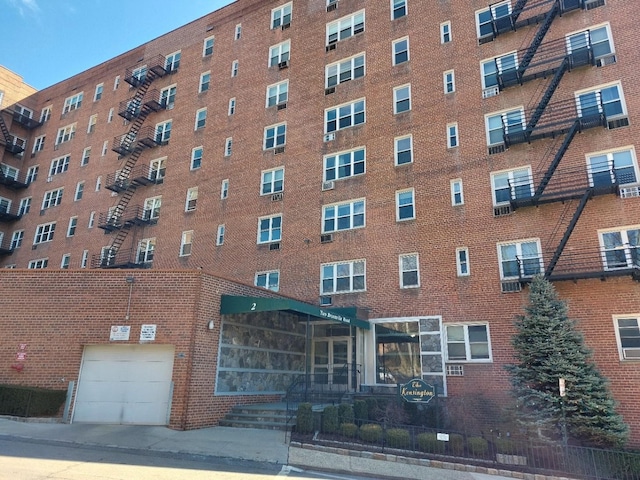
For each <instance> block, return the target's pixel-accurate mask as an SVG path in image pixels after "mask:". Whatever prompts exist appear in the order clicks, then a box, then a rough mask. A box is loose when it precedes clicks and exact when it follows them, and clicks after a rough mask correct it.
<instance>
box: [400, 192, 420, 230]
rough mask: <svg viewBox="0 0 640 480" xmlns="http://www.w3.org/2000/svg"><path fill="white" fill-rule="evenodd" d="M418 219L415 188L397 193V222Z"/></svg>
mask: <svg viewBox="0 0 640 480" xmlns="http://www.w3.org/2000/svg"><path fill="white" fill-rule="evenodd" d="M414 218H416V209H415V191H414V190H413V188H410V189H408V190H399V191H397V192H396V221H398V222H401V221H404V220H413V219H414Z"/></svg>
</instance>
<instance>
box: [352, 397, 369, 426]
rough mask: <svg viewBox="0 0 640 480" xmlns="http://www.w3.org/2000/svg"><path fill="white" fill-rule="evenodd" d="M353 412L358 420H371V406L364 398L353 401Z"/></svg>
mask: <svg viewBox="0 0 640 480" xmlns="http://www.w3.org/2000/svg"><path fill="white" fill-rule="evenodd" d="M353 413H354V415H355V417H356V420H358V421H361V422H364V421H367V420H369V408H368V407H367V402H365V401H364V400H356V401H355V402H353Z"/></svg>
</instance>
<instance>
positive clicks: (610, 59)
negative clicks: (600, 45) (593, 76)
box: [596, 53, 616, 67]
mask: <svg viewBox="0 0 640 480" xmlns="http://www.w3.org/2000/svg"><path fill="white" fill-rule="evenodd" d="M614 63H616V56H615V55H614V54H613V53H612V54H610V55H605V56H604V57H600V58H598V59H597V60H596V66H598V67H606V66H607V65H613V64H614Z"/></svg>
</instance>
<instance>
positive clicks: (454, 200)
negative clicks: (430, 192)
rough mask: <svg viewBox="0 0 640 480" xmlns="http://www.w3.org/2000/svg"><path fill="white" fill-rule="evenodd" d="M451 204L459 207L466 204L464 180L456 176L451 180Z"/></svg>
mask: <svg viewBox="0 0 640 480" xmlns="http://www.w3.org/2000/svg"><path fill="white" fill-rule="evenodd" d="M451 205H453V206H454V207H457V206H458V205H464V193H463V191H462V180H461V179H459V178H456V179H455V180H451Z"/></svg>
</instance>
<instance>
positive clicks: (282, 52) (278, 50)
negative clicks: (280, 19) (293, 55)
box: [269, 40, 291, 67]
mask: <svg viewBox="0 0 640 480" xmlns="http://www.w3.org/2000/svg"><path fill="white" fill-rule="evenodd" d="M290 50H291V41H290V40H287V41H286V42H282V43H279V44H278V45H274V46H273V47H271V48H270V49H269V66H270V67H275V66H276V65H278V66H284V65H285V64H286V62H288V61H289V54H290Z"/></svg>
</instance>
